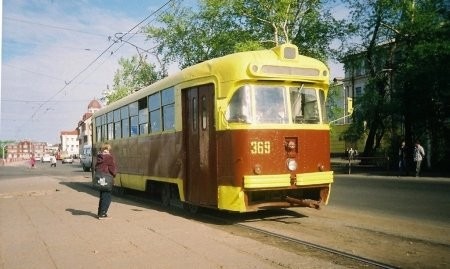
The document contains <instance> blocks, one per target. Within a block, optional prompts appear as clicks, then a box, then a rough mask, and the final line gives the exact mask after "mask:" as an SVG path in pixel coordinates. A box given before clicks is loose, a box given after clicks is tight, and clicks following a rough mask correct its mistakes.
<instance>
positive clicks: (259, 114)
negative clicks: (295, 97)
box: [255, 86, 289, 123]
mask: <svg viewBox="0 0 450 269" xmlns="http://www.w3.org/2000/svg"><path fill="white" fill-rule="evenodd" d="M255 112H256V114H255V120H256V122H258V123H288V122H289V119H288V117H287V115H288V113H287V105H286V97H285V91H284V88H283V87H273V86H256V87H255Z"/></svg>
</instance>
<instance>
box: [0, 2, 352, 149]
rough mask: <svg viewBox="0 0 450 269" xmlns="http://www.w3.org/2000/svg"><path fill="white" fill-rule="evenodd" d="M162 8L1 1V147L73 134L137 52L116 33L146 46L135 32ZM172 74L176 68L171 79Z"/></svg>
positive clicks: (335, 72)
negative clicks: (11, 142)
mask: <svg viewBox="0 0 450 269" xmlns="http://www.w3.org/2000/svg"><path fill="white" fill-rule="evenodd" d="M1 1H2V0H0V3H1ZM167 2H168V0H151V1H148V0H78V1H65V0H64V1H63V0H3V2H2V5H1V7H2V20H1V24H2V32H1V34H2V43H1V46H2V48H1V52H2V53H1V57H2V65H1V92H0V97H1V102H0V141H4V140H15V141H19V140H25V139H27V140H32V141H36V142H48V143H50V144H56V143H60V132H61V131H73V130H75V129H76V127H77V125H78V122H79V121H80V120H81V119H82V116H83V114H84V113H86V112H87V106H88V104H89V102H90V101H91V100H93V99H97V100H100V98H101V97H102V96H103V94H102V93H103V92H104V91H105V90H106V89H107V87H108V86H111V85H112V80H113V77H114V74H115V72H116V70H117V69H118V68H119V65H118V61H119V59H120V58H121V57H123V58H131V56H133V55H136V54H137V51H136V48H135V47H133V46H131V45H129V44H127V43H124V42H116V43H114V42H113V41H114V39H115V36H116V34H117V33H127V32H129V31H130V30H131V32H130V34H128V35H127V36H128V37H131V39H130V40H129V42H130V43H132V44H135V45H136V46H137V47H140V48H149V47H151V46H152V45H151V43H150V42H149V41H146V38H145V36H144V35H143V34H141V33H138V32H139V30H140V28H141V26H145V25H147V24H151V23H154V22H155V18H156V15H157V14H158V12H161V11H162V10H165V9H167V8H169V5H165V4H166V3H167ZM195 2H196V1H195V0H189V1H185V3H184V4H185V5H194V3H195ZM158 10H159V11H158ZM146 18H147V19H146ZM145 19H146V20H145ZM141 22H142V23H141ZM140 23H141V24H140ZM134 27H136V28H134ZM133 28H134V29H133ZM176 71H178V70H177V68H176V63H174V64H173V65H172V68H170V69H169V75H170V74H171V73H174V72H176ZM330 73H331V77H339V76H343V70H342V66H341V65H339V64H336V63H330Z"/></svg>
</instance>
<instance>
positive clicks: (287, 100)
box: [225, 85, 324, 124]
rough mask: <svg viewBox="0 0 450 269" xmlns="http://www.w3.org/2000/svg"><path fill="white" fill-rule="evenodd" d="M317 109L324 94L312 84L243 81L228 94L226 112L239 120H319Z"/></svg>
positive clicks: (234, 119) (312, 121) (233, 119)
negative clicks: (291, 85)
mask: <svg viewBox="0 0 450 269" xmlns="http://www.w3.org/2000/svg"><path fill="white" fill-rule="evenodd" d="M289 108H290V111H289ZM320 109H322V111H323V109H324V94H323V91H319V90H317V89H314V88H305V87H303V85H302V86H298V87H285V86H277V85H275V86H274V85H253V86H250V85H246V86H243V87H240V88H239V89H238V90H237V91H236V92H235V93H234V95H233V96H232V97H231V100H230V103H229V104H228V108H227V111H226V115H225V116H226V119H227V120H228V122H239V123H253V124H266V123H272V124H286V123H298V124H318V123H321V122H323V121H322V120H321V117H320V115H321V114H324V113H320Z"/></svg>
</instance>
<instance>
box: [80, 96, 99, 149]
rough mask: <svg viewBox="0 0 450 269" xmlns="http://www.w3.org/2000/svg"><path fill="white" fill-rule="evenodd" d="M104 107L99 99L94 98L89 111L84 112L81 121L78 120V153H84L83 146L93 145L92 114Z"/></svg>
mask: <svg viewBox="0 0 450 269" xmlns="http://www.w3.org/2000/svg"><path fill="white" fill-rule="evenodd" d="M100 108H102V106H101V104H100V102H99V101H97V100H95V99H94V100H92V101H91V102H90V103H89V105H88V111H87V112H86V113H84V115H83V118H82V120H81V121H79V122H78V127H77V131H78V141H79V143H78V144H79V150H80V152H78V154H80V155H81V154H82V151H83V147H84V146H87V145H90V146H92V114H94V112H96V111H98V110H99V109H100Z"/></svg>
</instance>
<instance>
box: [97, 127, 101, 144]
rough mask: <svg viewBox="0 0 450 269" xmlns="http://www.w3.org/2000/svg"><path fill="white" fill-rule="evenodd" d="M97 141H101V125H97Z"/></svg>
mask: <svg viewBox="0 0 450 269" xmlns="http://www.w3.org/2000/svg"><path fill="white" fill-rule="evenodd" d="M96 129H97V142H100V141H102V127H101V126H98V127H97V128H96Z"/></svg>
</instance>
